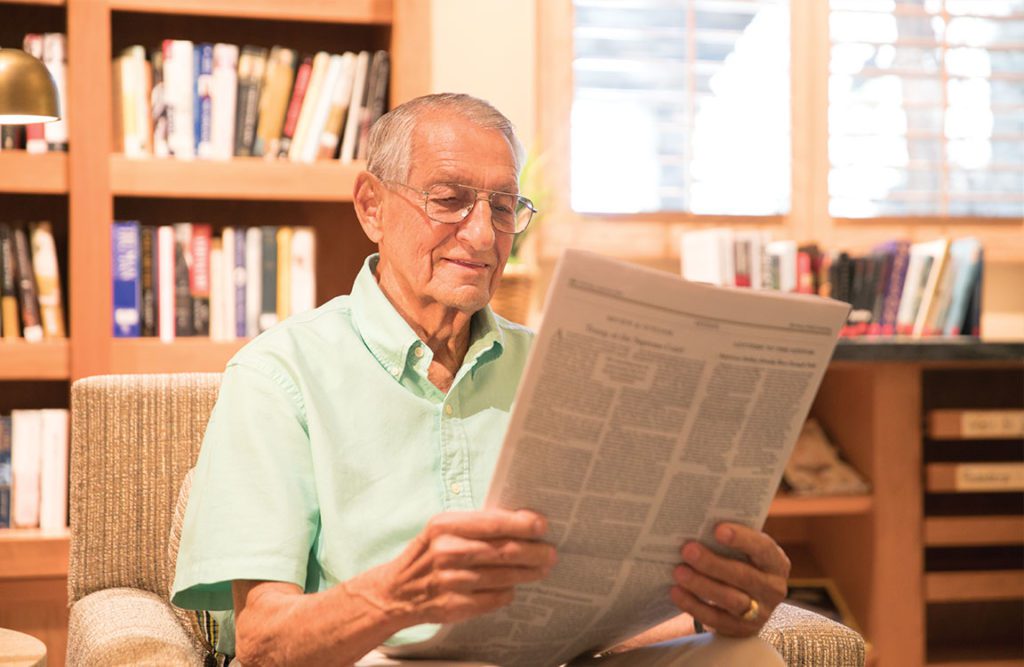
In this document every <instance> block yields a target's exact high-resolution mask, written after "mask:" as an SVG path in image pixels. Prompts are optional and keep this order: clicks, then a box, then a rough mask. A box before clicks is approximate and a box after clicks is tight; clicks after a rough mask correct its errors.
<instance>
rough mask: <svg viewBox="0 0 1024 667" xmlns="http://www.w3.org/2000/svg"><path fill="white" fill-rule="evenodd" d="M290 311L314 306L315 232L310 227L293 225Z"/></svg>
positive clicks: (296, 312) (292, 313) (310, 308)
mask: <svg viewBox="0 0 1024 667" xmlns="http://www.w3.org/2000/svg"><path fill="white" fill-rule="evenodd" d="M291 246H292V247H291V312H290V313H289V315H297V314H298V313H304V312H306V311H307V310H313V309H314V308H316V234H315V233H314V231H313V228H312V227H295V228H294V229H293V230H292V243H291Z"/></svg>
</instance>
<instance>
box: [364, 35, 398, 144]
mask: <svg viewBox="0 0 1024 667" xmlns="http://www.w3.org/2000/svg"><path fill="white" fill-rule="evenodd" d="M390 75H391V58H390V56H389V55H388V52H387V51H375V52H374V54H373V57H372V58H371V60H370V73H369V81H368V85H367V91H366V100H365V104H364V105H363V110H362V111H363V115H362V118H361V119H360V126H359V141H358V143H357V144H356V157H357V158H358V159H360V160H365V159H366V151H367V143H368V142H367V139H368V138H369V136H370V128H371V127H372V126H373V124H374V123H375V122H376V121H377V119H378V118H380V117H381V116H382V115H384V111H385V110H386V109H387V104H388V79H389V78H390Z"/></svg>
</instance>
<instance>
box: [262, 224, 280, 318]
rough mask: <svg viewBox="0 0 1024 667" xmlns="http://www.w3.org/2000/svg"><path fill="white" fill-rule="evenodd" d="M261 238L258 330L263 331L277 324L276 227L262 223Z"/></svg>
mask: <svg viewBox="0 0 1024 667" xmlns="http://www.w3.org/2000/svg"><path fill="white" fill-rule="evenodd" d="M260 236H261V237H262V239H263V250H262V252H261V253H260V256H261V258H262V262H261V264H260V265H261V267H262V274H263V275H262V276H261V278H260V282H261V284H262V288H263V289H261V290H260V292H261V297H262V298H261V304H260V317H259V331H260V332H263V331H266V330H267V329H269V328H270V327H272V326H274V325H275V324H277V227H271V226H269V225H264V226H263V227H260Z"/></svg>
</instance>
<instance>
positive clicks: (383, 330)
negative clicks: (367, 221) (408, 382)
mask: <svg viewBox="0 0 1024 667" xmlns="http://www.w3.org/2000/svg"><path fill="white" fill-rule="evenodd" d="M379 259H380V255H379V254H378V253H374V254H372V255H370V256H369V257H367V258H366V261H364V262H363V268H362V269H360V271H359V275H357V276H356V280H355V282H354V283H353V285H352V294H351V303H352V317H353V321H354V322H355V325H356V329H357V330H358V331H359V336H360V338H362V340H363V343H364V344H365V345H366V347H367V349H368V350H369V351H370V353H371V354H373V356H374V357H375V358H376V359H377V362H378V363H380V365H381V366H383V367H384V369H385V370H386V371H387V372H388V373H389V374H390V375H391V376H392V377H394V378H395V379H397V380H401V377H402V374H403V372H404V370H405V368H406V366H414V367H417V368H421V369H422V375H424V376H426V369H427V367H428V366H429V365H430V360H431V358H432V357H433V352H432V351H431V350H430V348H429V347H427V345H426V344H425V343H423V341H421V340H420V339H419V337H418V336H417V335H416V332H415V331H413V329H412V327H410V326H409V323H408V322H406V321H405V319H403V318H402V316H401V315H400V314H399V313H398V311H397V310H395V307H394V306H393V305H392V304H391V302H390V301H389V300H388V298H387V297H386V296H385V295H384V292H382V291H381V289H380V285H379V284H378V283H377V277H376V275H375V273H376V270H377V261H378V260H379ZM416 348H421V349H422V350H423V354H422V355H421V356H419V357H417V356H416V354H415V350H416ZM503 350H504V336H503V334H502V331H501V326H500V325H499V324H498V320H497V318H496V317H495V316H494V312H493V311H492V310H491V307H490V306H485V307H484V308H483V309H482V310H479V311H477V312H476V313H475V314H474V315H473V320H472V323H471V325H470V341H469V347H468V348H467V350H466V358H465V360H464V361H463V364H462V365H463V368H462V369H461V370H460V371H459V375H463V374H464V373H465V372H466V371H467V370H475V368H476V366H478V365H480V364H484V363H487V362H488V361H491V360H493V359H496V358H498V357H499V356H501V353H502V351H503Z"/></svg>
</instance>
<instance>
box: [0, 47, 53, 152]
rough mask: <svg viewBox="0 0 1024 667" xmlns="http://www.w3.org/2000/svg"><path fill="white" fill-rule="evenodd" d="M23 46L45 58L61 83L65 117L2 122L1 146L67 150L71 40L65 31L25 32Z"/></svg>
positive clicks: (44, 62) (4, 147)
mask: <svg viewBox="0 0 1024 667" xmlns="http://www.w3.org/2000/svg"><path fill="white" fill-rule="evenodd" d="M22 48H23V49H24V50H25V52H26V53H28V54H29V55H31V56H35V57H36V58H38V59H39V60H42V61H43V64H45V65H46V69H47V70H48V71H49V72H50V76H52V77H53V81H54V83H56V84H57V103H58V105H59V108H60V118H61V119H60V120H58V121H54V122H52V123H33V124H32V125H3V126H0V150H22V149H23V150H27V151H28V152H29V153H46V152H47V151H66V150H67V149H68V124H67V105H66V104H65V103H64V99H65V93H66V91H67V40H66V39H65V37H64V33H61V32H47V33H42V34H40V33H29V34H27V35H25V39H24V41H23V42H22Z"/></svg>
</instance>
